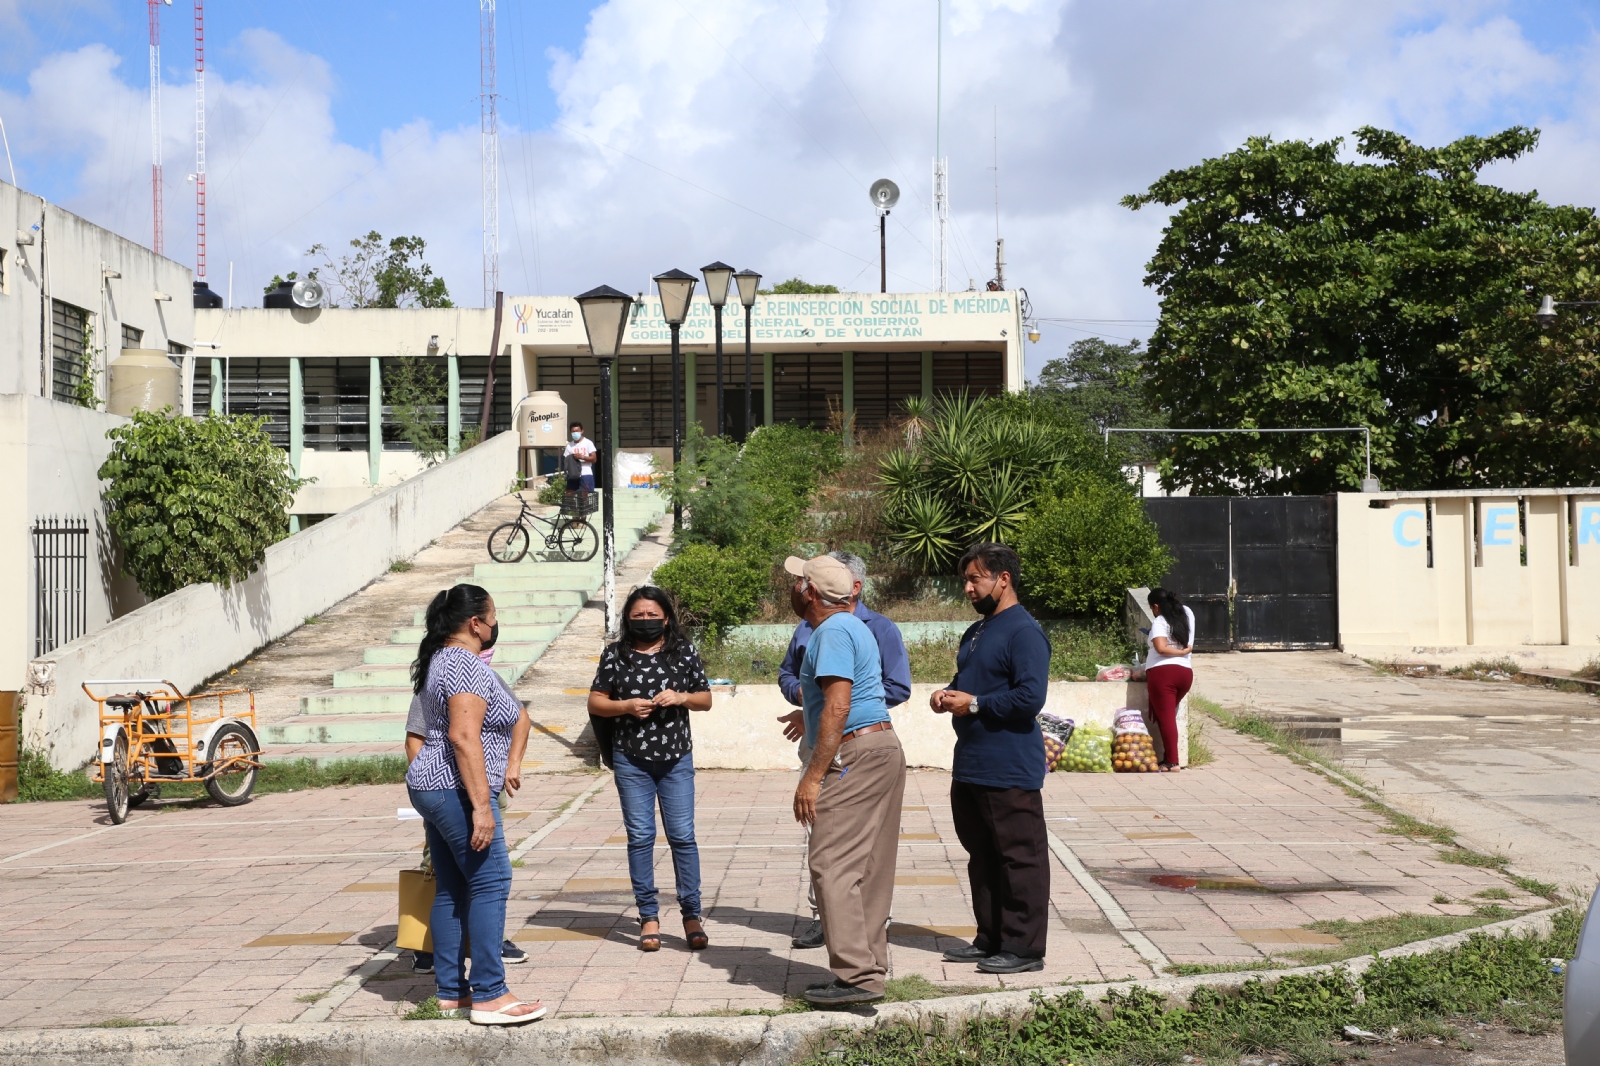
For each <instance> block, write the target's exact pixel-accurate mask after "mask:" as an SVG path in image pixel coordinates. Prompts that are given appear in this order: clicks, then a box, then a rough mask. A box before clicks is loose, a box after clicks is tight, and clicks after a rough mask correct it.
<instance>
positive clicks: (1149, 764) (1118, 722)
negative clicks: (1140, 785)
mask: <svg viewBox="0 0 1600 1066" xmlns="http://www.w3.org/2000/svg"><path fill="white" fill-rule="evenodd" d="M1112 731H1113V733H1114V734H1115V735H1114V736H1113V737H1112V740H1111V768H1112V769H1113V770H1115V771H1116V772H1117V773H1119V774H1153V773H1156V772H1157V771H1158V770H1160V768H1161V767H1160V764H1159V763H1158V762H1157V760H1156V745H1155V741H1153V740H1152V739H1151V738H1150V731H1149V730H1148V729H1146V728H1145V725H1144V712H1142V711H1140V710H1139V709H1138V708H1136V707H1124V708H1123V709H1122V710H1120V711H1118V712H1117V713H1116V716H1115V717H1114V718H1113V719H1112Z"/></svg>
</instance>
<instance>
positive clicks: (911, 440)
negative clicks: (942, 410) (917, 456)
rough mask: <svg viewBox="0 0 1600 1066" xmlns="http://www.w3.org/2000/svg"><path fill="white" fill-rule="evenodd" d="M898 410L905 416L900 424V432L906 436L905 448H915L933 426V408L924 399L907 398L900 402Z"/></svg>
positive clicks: (918, 397)
mask: <svg viewBox="0 0 1600 1066" xmlns="http://www.w3.org/2000/svg"><path fill="white" fill-rule="evenodd" d="M900 409H901V410H902V411H904V412H905V414H906V417H905V421H903V422H901V423H900V430H901V432H903V433H904V434H905V435H906V447H907V448H915V447H916V446H917V445H919V444H921V443H922V435H923V434H924V433H926V432H927V431H928V427H929V426H931V425H933V407H932V405H931V404H929V403H928V401H927V400H926V399H925V398H924V397H921V396H907V397H906V398H905V399H904V400H901V401H900Z"/></svg>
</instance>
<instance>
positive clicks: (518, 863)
mask: <svg viewBox="0 0 1600 1066" xmlns="http://www.w3.org/2000/svg"><path fill="white" fill-rule="evenodd" d="M526 865H528V861H527V860H526V859H512V860H511V868H512V869H513V870H520V869H522V868H523V867H524V866H526Z"/></svg>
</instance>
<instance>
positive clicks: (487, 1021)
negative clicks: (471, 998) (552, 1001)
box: [468, 999, 545, 1025]
mask: <svg viewBox="0 0 1600 1066" xmlns="http://www.w3.org/2000/svg"><path fill="white" fill-rule="evenodd" d="M534 1002H535V1003H537V1004H538V1006H539V1009H538V1010H531V1011H529V1012H528V1013H526V1014H507V1013H506V1011H508V1010H512V1009H513V1008H516V1007H526V1006H528V1005H529V1004H526V1003H524V1002H522V1001H521V1000H520V999H519V1000H517V1001H516V1002H515V1003H507V1004H506V1005H505V1006H504V1007H501V1008H500V1009H499V1010H477V1009H476V1008H474V1009H473V1010H472V1012H471V1017H470V1018H469V1019H468V1020H469V1021H470V1022H472V1024H473V1025H521V1024H522V1023H523V1022H536V1021H538V1020H539V1019H540V1018H543V1017H544V1011H545V1007H544V1004H543V1003H542V1002H540V1001H538V1000H534Z"/></svg>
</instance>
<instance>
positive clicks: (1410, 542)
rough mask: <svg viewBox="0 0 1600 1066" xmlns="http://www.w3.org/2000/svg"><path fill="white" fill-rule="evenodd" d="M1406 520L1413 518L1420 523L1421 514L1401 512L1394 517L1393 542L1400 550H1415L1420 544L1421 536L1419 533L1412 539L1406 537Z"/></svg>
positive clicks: (1419, 512) (1417, 512)
mask: <svg viewBox="0 0 1600 1066" xmlns="http://www.w3.org/2000/svg"><path fill="white" fill-rule="evenodd" d="M1408 518H1415V519H1416V520H1417V521H1419V522H1420V521H1422V520H1423V518H1422V512H1421V511H1401V512H1400V513H1399V514H1397V515H1395V516H1394V542H1395V543H1396V544H1398V545H1400V547H1402V548H1415V547H1416V546H1417V545H1419V544H1421V543H1422V535H1421V534H1420V533H1419V534H1417V535H1416V536H1414V537H1408V536H1406V519H1408Z"/></svg>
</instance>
